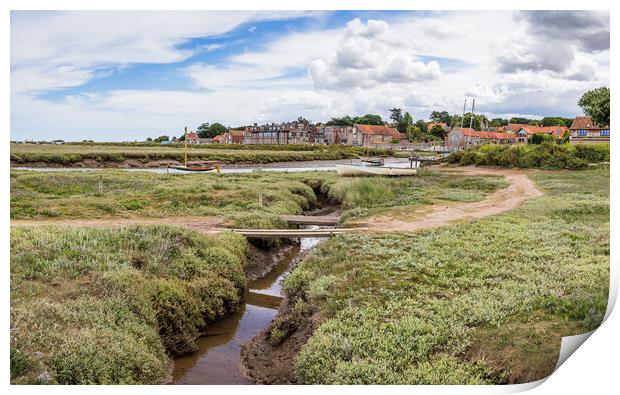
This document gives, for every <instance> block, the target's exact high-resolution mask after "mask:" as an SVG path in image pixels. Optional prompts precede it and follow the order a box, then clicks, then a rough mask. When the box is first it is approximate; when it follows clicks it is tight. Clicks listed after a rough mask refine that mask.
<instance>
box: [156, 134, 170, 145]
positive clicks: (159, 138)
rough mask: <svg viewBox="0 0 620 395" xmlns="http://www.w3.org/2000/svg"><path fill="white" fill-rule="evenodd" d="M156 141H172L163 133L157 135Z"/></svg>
mask: <svg viewBox="0 0 620 395" xmlns="http://www.w3.org/2000/svg"><path fill="white" fill-rule="evenodd" d="M154 141H156V142H158V143H161V142H162V141H170V137H168V136H166V135H163V136H159V137H157V138H156V139H155V140H154Z"/></svg>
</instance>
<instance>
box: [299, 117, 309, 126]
mask: <svg viewBox="0 0 620 395" xmlns="http://www.w3.org/2000/svg"><path fill="white" fill-rule="evenodd" d="M297 122H299V123H303V124H304V125H308V124H309V123H310V121H308V120H307V119H306V118H304V117H298V118H297Z"/></svg>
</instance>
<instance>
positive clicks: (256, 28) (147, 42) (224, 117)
mask: <svg viewBox="0 0 620 395" xmlns="http://www.w3.org/2000/svg"><path fill="white" fill-rule="evenodd" d="M575 21H580V22H581V23H580V24H579V25H580V26H582V27H581V28H580V29H579V30H575V29H574V28H572V26H574V25H575V23H574V22H575ZM583 21H589V23H586V24H584V23H583ZM506 26H511V29H506ZM605 35H607V38H606V41H605ZM558 59H561V61H558ZM608 80H609V15H608V13H601V12H594V13H589V12H568V11H566V12H561V13H559V14H558V13H555V14H554V13H551V14H550V13H543V12H537V13H520V12H510V11H501V12H411V11H407V12H398V11H387V12H386V11H335V12H298V11H294V12H215V11H214V12H209V11H194V12H176V11H175V12H146V11H114V12H112V11H108V12H28V11H19V12H17V11H13V12H12V13H11V139H14V140H23V139H54V138H63V139H67V140H83V139H93V140H102V141H103V140H109V141H118V140H142V139H144V138H146V137H147V136H157V135H160V134H169V135H171V134H172V135H174V134H179V133H180V130H182V129H183V127H184V126H188V127H189V128H190V129H193V128H195V127H196V126H197V125H199V124H200V123H202V122H221V123H224V124H226V125H231V126H239V125H244V124H249V123H252V122H279V121H285V120H290V119H293V118H296V117H298V116H304V117H306V118H308V119H311V120H313V121H325V120H328V119H329V118H330V117H333V116H342V115H345V114H351V115H357V114H364V113H379V114H382V115H384V116H386V115H387V114H388V109H389V108H391V107H393V106H398V107H402V108H403V109H404V110H406V111H409V112H411V113H412V114H413V115H414V117H415V118H416V119H424V118H427V117H428V114H429V113H430V111H432V110H434V109H437V110H446V111H449V112H453V113H456V112H459V111H460V107H461V105H462V101H463V99H465V98H474V97H475V98H476V104H477V108H478V109H479V110H480V111H482V112H485V113H486V114H487V115H488V116H490V117H494V116H505V117H509V116H512V115H523V116H532V117H542V116H545V115H563V116H574V115H576V114H578V113H579V109H578V108H577V107H576V101H577V99H578V97H579V95H580V94H581V93H583V92H585V91H586V90H588V89H591V88H593V87H597V86H600V85H607V84H608Z"/></svg>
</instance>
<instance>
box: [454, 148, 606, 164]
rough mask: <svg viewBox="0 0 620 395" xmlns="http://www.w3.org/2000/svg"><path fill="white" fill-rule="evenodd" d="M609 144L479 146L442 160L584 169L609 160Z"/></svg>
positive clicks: (455, 153)
mask: <svg viewBox="0 0 620 395" xmlns="http://www.w3.org/2000/svg"><path fill="white" fill-rule="evenodd" d="M609 152H610V151H609V144H608V143H598V144H562V145H559V144H555V143H543V144H540V145H538V144H514V145H497V144H487V145H480V146H477V147H474V148H470V149H467V150H463V151H457V152H454V153H452V154H450V155H449V156H448V157H447V159H446V161H447V162H448V163H458V164H462V165H481V166H504V167H523V168H529V167H534V168H542V169H572V170H577V169H584V168H586V167H587V166H588V164H589V163H599V162H609Z"/></svg>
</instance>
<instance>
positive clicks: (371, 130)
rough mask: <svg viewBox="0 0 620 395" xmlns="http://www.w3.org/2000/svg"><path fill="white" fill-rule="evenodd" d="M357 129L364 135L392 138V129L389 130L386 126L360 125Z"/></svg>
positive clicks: (356, 125)
mask: <svg viewBox="0 0 620 395" xmlns="http://www.w3.org/2000/svg"><path fill="white" fill-rule="evenodd" d="M355 127H357V129H358V130H359V131H360V132H362V134H373V135H382V134H383V135H389V136H391V135H392V133H391V132H390V128H388V127H387V126H384V125H358V124H355Z"/></svg>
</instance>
